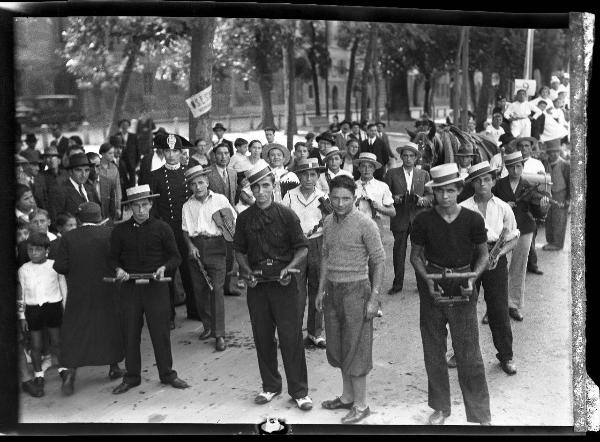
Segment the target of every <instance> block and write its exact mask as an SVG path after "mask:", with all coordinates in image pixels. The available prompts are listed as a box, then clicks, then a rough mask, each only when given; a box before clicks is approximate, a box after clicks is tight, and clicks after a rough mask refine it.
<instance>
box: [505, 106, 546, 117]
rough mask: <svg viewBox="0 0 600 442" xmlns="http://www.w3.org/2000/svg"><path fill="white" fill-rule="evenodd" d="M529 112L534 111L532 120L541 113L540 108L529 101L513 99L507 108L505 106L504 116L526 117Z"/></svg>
mask: <svg viewBox="0 0 600 442" xmlns="http://www.w3.org/2000/svg"><path fill="white" fill-rule="evenodd" d="M531 112H534V115H533V119H534V120H535V119H537V117H539V116H540V115H542V111H541V110H540V108H539V107H537V106H535V105H533V104H531V102H530V101H525V102H523V103H521V102H520V101H515V102H513V103H510V104H509V105H508V108H506V111H505V112H504V116H505V117H506V118H507V119H509V120H510V119H511V118H527V117H529V115H530V114H531Z"/></svg>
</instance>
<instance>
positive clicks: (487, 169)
mask: <svg viewBox="0 0 600 442" xmlns="http://www.w3.org/2000/svg"><path fill="white" fill-rule="evenodd" d="M493 172H494V171H493V170H492V168H491V167H488V166H485V167H484V168H483V169H479V170H476V171H475V172H473V173H471V174H469V176H468V177H467V178H468V179H472V178H475V177H478V176H479V175H485V174H487V173H493Z"/></svg>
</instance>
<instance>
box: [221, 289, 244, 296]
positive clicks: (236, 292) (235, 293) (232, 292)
mask: <svg viewBox="0 0 600 442" xmlns="http://www.w3.org/2000/svg"><path fill="white" fill-rule="evenodd" d="M223 294H224V295H225V296H242V294H243V293H242V292H240V291H239V290H227V291H226V292H225V293H223Z"/></svg>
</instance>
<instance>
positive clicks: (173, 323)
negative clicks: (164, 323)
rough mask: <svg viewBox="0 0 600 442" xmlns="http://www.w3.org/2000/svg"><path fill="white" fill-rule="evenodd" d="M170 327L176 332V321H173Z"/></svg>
mask: <svg viewBox="0 0 600 442" xmlns="http://www.w3.org/2000/svg"><path fill="white" fill-rule="evenodd" d="M169 327H170V328H171V330H175V321H171V324H170V326H169Z"/></svg>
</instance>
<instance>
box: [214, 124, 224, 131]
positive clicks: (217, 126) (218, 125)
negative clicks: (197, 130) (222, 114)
mask: <svg viewBox="0 0 600 442" xmlns="http://www.w3.org/2000/svg"><path fill="white" fill-rule="evenodd" d="M217 129H221V130H224V131H226V130H227V128H226V127H225V126H223V125H222V124H221V123H217V124H215V126H214V127H213V128H212V130H213V132H214V131H215V130H217Z"/></svg>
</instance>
